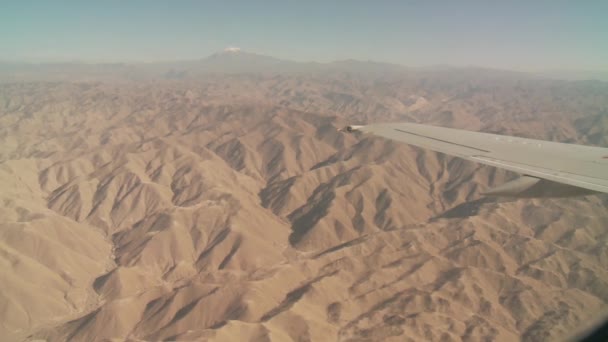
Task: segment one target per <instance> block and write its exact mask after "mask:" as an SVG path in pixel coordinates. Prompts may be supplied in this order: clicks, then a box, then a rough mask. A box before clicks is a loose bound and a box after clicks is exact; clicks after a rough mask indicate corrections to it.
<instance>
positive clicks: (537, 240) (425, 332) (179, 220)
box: [0, 71, 608, 341]
mask: <svg viewBox="0 0 608 342" xmlns="http://www.w3.org/2000/svg"><path fill="white" fill-rule="evenodd" d="M517 77H518V75H517V74H515V75H514V76H513V75H512V76H508V77H507V76H505V75H495V74H493V73H490V72H488V73H487V74H485V73H483V72H481V73H478V72H474V73H467V72H451V71H443V72H429V73H428V74H424V73H421V74H416V75H410V76H408V75H407V74H405V75H400V76H395V77H389V78H378V77H373V75H363V76H361V75H352V74H349V73H344V72H335V73H327V74H315V73H310V74H309V73H285V74H274V75H267V74H260V75H254V74H243V75H237V74H234V75H207V76H200V77H198V78H192V77H186V78H183V79H177V80H175V79H174V80H167V79H164V80H160V79H159V80H139V81H134V80H122V81H107V80H103V82H100V81H90V80H88V81H82V82H80V81H79V82H69V81H61V82H46V81H45V82H42V81H33V82H9V83H4V84H1V85H0V189H1V191H0V218H1V220H0V265H1V267H0V284H2V285H1V286H0V315H1V317H2V319H1V320H0V336H2V340H5V341H21V340H32V339H46V340H49V341H63V340H75V341H94V340H102V339H118V340H122V339H132V340H207V339H210V340H217V341H235V340H240V341H289V340H295V341H309V340H310V341H333V340H340V341H380V340H384V341H408V340H409V341H422V340H429V341H461V340H462V341H481V340H483V341H486V340H488V341H489V340H492V341H513V340H518V339H522V340H526V341H554V340H555V339H559V338H563V337H565V336H567V335H569V334H570V333H572V332H573V331H575V330H577V329H580V328H581V327H584V326H585V325H586V324H587V323H588V322H589V321H590V320H591V319H593V318H594V317H596V316H597V315H598V313H600V312H604V311H605V310H606V309H607V306H608V305H607V304H608V231H607V230H606V228H607V227H608V211H607V210H606V207H607V206H608V197H607V196H587V197H580V198H567V199H519V200H506V199H494V198H483V197H481V196H480V195H479V193H480V192H481V191H483V190H485V189H487V188H488V187H492V186H495V185H498V184H501V183H502V182H504V181H505V180H509V179H512V178H513V177H514V176H515V175H514V174H511V173H508V172H504V171H500V170H496V169H493V168H489V167H483V166H480V165H476V164H473V163H469V162H465V161H462V160H458V159H454V158H450V157H447V156H445V155H441V154H437V153H433V152H429V151H423V150H420V149H417V148H413V147H409V146H405V145H402V144H398V143H395V142H391V141H385V140H382V139H379V138H370V137H361V136H356V135H344V134H341V133H339V132H337V131H336V128H337V127H341V126H344V125H345V124H346V123H366V122H374V121H415V122H424V123H433V124H441V125H445V126H450V127H457V128H467V129H472V130H481V131H487V132H497V133H505V134H514V135H519V136H524V137H533V138H541V139H550V140H556V141H563V142H574V143H582V144H594V145H599V146H608V135H607V134H606V132H608V83H600V82H561V81H548V80H546V81H543V80H534V79H523V80H520V79H518V78H517Z"/></svg>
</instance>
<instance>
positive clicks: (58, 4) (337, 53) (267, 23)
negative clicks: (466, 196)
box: [0, 0, 608, 70]
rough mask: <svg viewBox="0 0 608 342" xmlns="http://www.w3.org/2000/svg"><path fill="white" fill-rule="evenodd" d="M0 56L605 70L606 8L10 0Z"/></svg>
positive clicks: (542, 1) (0, 16) (545, 1)
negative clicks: (232, 54)
mask: <svg viewBox="0 0 608 342" xmlns="http://www.w3.org/2000/svg"><path fill="white" fill-rule="evenodd" d="M2 1H3V2H2V5H1V6H0V8H1V10H0V47H1V48H0V60H11V61H34V62H41V61H55V62H56V61H88V62H114V61H162V60H183V59H197V58H201V57H205V56H207V55H209V54H211V53H213V52H216V51H219V50H222V49H223V48H225V47H227V46H238V47H241V48H242V49H244V50H248V51H252V52H256V53H261V54H267V55H272V56H275V57H279V58H285V59H292V60H298V61H310V60H315V61H321V62H324V61H332V60H340V59H348V58H353V59H360V60H376V61H385V62H392V63H398V64H403V65H409V66H428V65H437V64H447V65H457V66H469V65H474V66H486V67H496V68H507V69H518V70H547V69H577V70H608V1H601V0H598V1H585V0H581V1H562V0H552V1H549V0H537V1H532V0H530V1H518V0H511V1H491V0H488V1H466V0H465V1H430V0H426V1H422V0H411V1H407V0H403V1H357V0H351V1H329V0H328V1H314V0H310V1H295V0H283V1H229V0H226V1H178V0H176V1H153V0H149V1H128V0H125V1H113V0H106V1H12V2H7V1H5V0H2Z"/></svg>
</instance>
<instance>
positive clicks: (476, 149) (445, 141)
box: [394, 128, 491, 153]
mask: <svg viewBox="0 0 608 342" xmlns="http://www.w3.org/2000/svg"><path fill="white" fill-rule="evenodd" d="M394 130H395V131H399V132H401V133H406V134H411V135H415V136H418V137H421V138H425V139H431V140H435V141H439V142H442V143H445V144H450V145H455V146H460V147H466V148H470V149H472V150H475V151H479V152H485V153H491V152H490V151H488V150H484V149H481V148H477V147H473V146H467V145H464V144H459V143H455V142H451V141H448V140H442V139H438V138H433V137H429V136H426V135H422V134H418V133H413V132H408V131H404V130H402V129H399V128H394Z"/></svg>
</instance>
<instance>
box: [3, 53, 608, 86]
mask: <svg viewBox="0 0 608 342" xmlns="http://www.w3.org/2000/svg"><path fill="white" fill-rule="evenodd" d="M294 72H295V73H327V72H332V73H334V72H338V73H339V72H343V73H356V74H363V75H370V76H382V77H385V76H388V75H394V74H397V75H403V74H406V73H407V74H409V75H427V74H429V73H431V74H435V73H441V74H446V75H451V76H456V75H459V76H466V77H479V76H483V77H498V78H505V77H506V78H549V79H563V80H601V81H608V71H599V72H595V71H574V70H569V71H560V70H553V71H546V72H536V73H527V72H518V71H510V70H500V69H490V68H480V67H454V66H445V65H441V66H431V67H417V68H412V67H406V66H402V65H398V64H391V63H383V62H374V61H358V60H353V59H348V60H341V61H335V62H329V63H318V62H296V61H290V60H284V59H279V58H275V57H271V56H266V55H261V54H256V53H252V52H247V51H243V50H240V49H238V48H228V49H226V50H224V51H221V52H217V53H214V54H212V55H210V56H208V57H205V58H202V59H198V60H186V61H172V62H154V63H84V62H62V63H20V62H0V81H4V82H6V81H17V80H39V79H45V80H48V79H53V80H56V79H59V80H61V79H74V78H76V79H79V80H82V79H95V80H103V79H108V78H109V79H149V78H153V79H154V78H162V79H186V78H189V77H196V76H199V75H200V74H208V73H218V74H226V73H227V74H240V73H294Z"/></svg>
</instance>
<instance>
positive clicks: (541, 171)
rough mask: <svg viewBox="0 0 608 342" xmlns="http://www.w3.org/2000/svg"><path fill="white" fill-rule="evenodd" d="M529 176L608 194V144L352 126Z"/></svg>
mask: <svg viewBox="0 0 608 342" xmlns="http://www.w3.org/2000/svg"><path fill="white" fill-rule="evenodd" d="M344 130H346V131H348V132H354V131H360V132H364V133H371V134H374V135H378V136H381V137H384V138H388V139H392V140H396V141H401V142H404V143H406V144H410V145H414V146H418V147H422V148H425V149H429V150H432V151H436V152H441V153H445V154H449V155H452V156H456V157H460V158H463V159H467V160H471V161H474V162H477V163H480V164H485V165H490V166H494V167H497V168H502V169H506V170H509V171H513V172H517V173H519V174H523V175H526V176H531V177H535V178H540V179H545V180H549V181H552V182H556V183H561V184H566V185H570V186H574V187H578V188H582V189H585V190H589V191H591V192H603V193H608V148H601V147H593V146H582V145H574V144H564V143H557V142H551V141H543V140H534V139H525V138H518V137H511V136H505V135H498V134H489V133H480V132H471V131H465V130H460V129H453V128H445V127H437V126H429V125H421V124H412V123H386V124H372V125H365V126H348V127H346V128H345V129H344Z"/></svg>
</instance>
